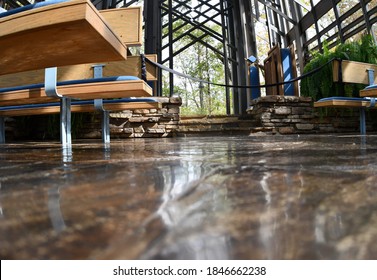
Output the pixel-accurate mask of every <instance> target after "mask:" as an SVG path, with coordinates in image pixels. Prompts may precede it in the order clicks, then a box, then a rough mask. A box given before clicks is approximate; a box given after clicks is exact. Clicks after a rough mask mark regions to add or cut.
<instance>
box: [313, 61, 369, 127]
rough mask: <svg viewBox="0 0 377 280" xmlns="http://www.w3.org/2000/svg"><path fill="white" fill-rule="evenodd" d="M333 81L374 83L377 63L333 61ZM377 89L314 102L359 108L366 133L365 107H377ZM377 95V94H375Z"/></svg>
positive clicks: (323, 104)
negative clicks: (376, 98)
mask: <svg viewBox="0 0 377 280" xmlns="http://www.w3.org/2000/svg"><path fill="white" fill-rule="evenodd" d="M332 66H333V81H334V82H344V83H356V84H365V85H368V84H369V85H373V84H376V83H377V76H375V75H374V73H377V65H374V64H369V63H362V62H355V61H347V60H343V61H338V60H334V61H333V65H332ZM375 91H376V90H372V89H371V90H362V91H361V92H360V96H362V97H360V98H358V97H341V96H335V97H328V98H322V99H320V100H318V101H316V102H314V107H316V108H321V107H331V108H359V109H360V133H361V134H362V135H365V134H366V124H365V109H368V108H375V99H374V98H370V97H373V94H372V92H375ZM375 96H377V94H376V95H375Z"/></svg>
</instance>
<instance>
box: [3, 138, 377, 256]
mask: <svg viewBox="0 0 377 280" xmlns="http://www.w3.org/2000/svg"><path fill="white" fill-rule="evenodd" d="M0 162H1V165H0V187H1V188H0V257H1V259H376V258H377V137H376V136H367V137H359V136H347V135H343V136H341V135H331V136H330V135H327V136H289V137H287V136H251V137H246V136H242V137H216V136H214V137H198V138H197V137H195V138H194V137H192V138H174V139H130V140H115V141H113V143H112V144H111V145H110V146H109V147H104V146H103V145H102V144H100V143H98V142H93V141H92V142H90V143H87V142H81V143H75V144H74V145H73V148H72V150H62V149H61V147H60V145H58V144H57V143H46V142H45V143H30V142H28V143H16V144H6V145H2V146H0Z"/></svg>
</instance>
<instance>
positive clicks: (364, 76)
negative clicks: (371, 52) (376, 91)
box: [333, 60, 377, 85]
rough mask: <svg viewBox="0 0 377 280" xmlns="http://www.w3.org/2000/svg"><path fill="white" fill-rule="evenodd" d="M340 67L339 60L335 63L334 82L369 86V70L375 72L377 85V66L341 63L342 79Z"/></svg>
mask: <svg viewBox="0 0 377 280" xmlns="http://www.w3.org/2000/svg"><path fill="white" fill-rule="evenodd" d="M339 65H340V62H339V61H337V60H334V61H333V80H334V82H340V81H341V82H343V83H356V84H364V85H368V84H369V80H368V73H367V70H368V69H373V70H374V73H375V75H374V83H375V84H376V83H377V65H375V64H369V63H363V62H356V61H348V60H342V61H341V67H342V69H341V79H340V78H339Z"/></svg>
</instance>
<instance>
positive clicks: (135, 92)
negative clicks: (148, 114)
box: [0, 80, 152, 106]
mask: <svg viewBox="0 0 377 280" xmlns="http://www.w3.org/2000/svg"><path fill="white" fill-rule="evenodd" d="M58 91H59V93H60V94H61V95H63V96H66V97H71V98H75V99H82V100H85V99H96V98H102V99H106V98H124V97H145V96H151V95H152V89H151V88H150V87H149V86H148V85H147V84H146V83H145V82H144V81H142V80H135V81H115V82H100V83H90V84H77V85H65V86H59V87H58ZM58 100H59V99H58V98H51V97H47V96H46V93H45V91H44V88H40V89H31V90H18V91H12V92H4V93H1V94H0V106H12V105H23V104H38V103H49V102H54V101H58Z"/></svg>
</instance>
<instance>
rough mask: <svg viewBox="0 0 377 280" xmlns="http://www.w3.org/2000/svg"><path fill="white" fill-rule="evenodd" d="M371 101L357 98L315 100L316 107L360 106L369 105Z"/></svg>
mask: <svg viewBox="0 0 377 280" xmlns="http://www.w3.org/2000/svg"><path fill="white" fill-rule="evenodd" d="M369 106H370V101H363V100H360V101H357V100H328V101H319V102H314V107H316V108H319V107H343V108H360V107H369Z"/></svg>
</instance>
